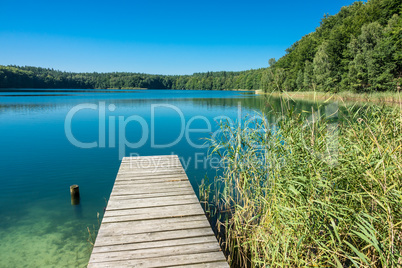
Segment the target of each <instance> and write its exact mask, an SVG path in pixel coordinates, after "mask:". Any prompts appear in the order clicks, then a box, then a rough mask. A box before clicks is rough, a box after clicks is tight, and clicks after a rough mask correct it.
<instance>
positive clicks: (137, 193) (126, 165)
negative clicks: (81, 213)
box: [88, 155, 229, 267]
mask: <svg viewBox="0 0 402 268" xmlns="http://www.w3.org/2000/svg"><path fill="white" fill-rule="evenodd" d="M88 267H229V265H228V264H227V262H226V260H225V257H224V255H223V253H222V251H221V249H220V247H219V244H218V242H217V240H216V238H215V236H214V233H213V231H212V229H211V226H210V225H209V222H208V220H207V218H206V216H205V214H204V211H203V209H202V208H201V205H200V203H199V201H198V198H197V196H196V195H195V193H194V191H193V188H192V186H191V184H190V182H189V181H188V178H187V175H186V173H185V171H184V169H183V167H182V166H181V163H180V161H179V158H178V157H177V156H176V155H166V156H146V157H125V158H124V159H123V160H122V162H121V165H120V168H119V173H118V174H117V177H116V181H115V184H114V186H113V190H112V193H111V195H110V199H109V202H108V205H107V208H106V211H105V215H104V217H103V220H102V224H101V227H100V230H99V233H98V236H97V238H96V242H95V245H94V248H93V251H92V255H91V258H90V261H89V264H88Z"/></svg>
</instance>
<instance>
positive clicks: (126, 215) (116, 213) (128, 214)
mask: <svg viewBox="0 0 402 268" xmlns="http://www.w3.org/2000/svg"><path fill="white" fill-rule="evenodd" d="M159 208H160V209H149V208H139V209H122V210H106V212H105V215H104V217H103V220H102V222H123V221H138V220H147V219H164V218H174V217H184V216H198V215H204V211H203V210H202V208H201V207H200V206H199V205H198V204H189V205H175V206H164V207H159Z"/></svg>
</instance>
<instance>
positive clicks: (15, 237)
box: [0, 206, 97, 267]
mask: <svg viewBox="0 0 402 268" xmlns="http://www.w3.org/2000/svg"><path fill="white" fill-rule="evenodd" d="M72 209H76V208H72ZM77 209H78V210H79V208H77ZM60 213H61V212H60ZM58 218H61V217H60V215H59V213H58V212H56V211H49V210H44V209H43V208H42V207H41V206H35V207H31V209H30V210H29V211H28V212H27V214H25V215H24V216H23V217H21V218H20V219H18V220H17V221H15V222H13V221H14V220H13V219H12V218H11V217H9V218H8V219H7V218H6V219H4V218H3V220H4V221H3V223H4V222H5V223H6V225H7V227H6V228H1V229H0V241H1V244H0V259H1V267H86V266H87V264H88V260H89V256H90V254H91V251H92V245H91V243H90V242H89V241H91V239H90V234H89V232H88V229H87V228H86V227H85V226H84V223H83V222H81V221H80V220H78V221H77V217H74V216H73V217H72V219H71V220H67V221H66V220H63V221H57V220H56V221H55V219H58ZM87 227H88V228H89V230H90V231H91V232H92V235H93V233H94V230H95V229H96V228H97V226H87ZM92 240H93V238H92Z"/></svg>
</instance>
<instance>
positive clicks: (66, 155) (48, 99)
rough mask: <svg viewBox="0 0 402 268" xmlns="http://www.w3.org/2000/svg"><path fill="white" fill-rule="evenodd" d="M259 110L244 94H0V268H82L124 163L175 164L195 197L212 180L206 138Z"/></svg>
mask: <svg viewBox="0 0 402 268" xmlns="http://www.w3.org/2000/svg"><path fill="white" fill-rule="evenodd" d="M262 105H263V101H262V99H261V98H260V97H258V96H256V95H254V94H250V93H245V92H211V91H181V90H180V91H179V90H177V91H170V90H130V91H116V90H96V91H91V90H36V89H35V90H29V89H26V90H15V89H14V90H11V89H10V90H2V91H0V184H1V186H2V191H1V195H0V241H1V242H0V267H56V266H57V267H62V266H66V267H85V266H86V264H87V262H88V259H89V256H90V253H91V245H90V243H89V242H88V241H87V240H91V239H89V232H88V229H87V228H89V230H90V231H91V232H93V230H94V228H97V226H98V219H97V214H98V213H99V215H100V218H99V220H101V217H102V214H103V209H104V207H105V206H106V201H107V199H108V198H109V195H110V192H111V190H112V187H113V183H114V179H115V177H116V174H117V171H118V168H119V165H120V159H121V157H122V156H129V155H162V154H177V155H179V157H180V158H181V160H182V164H183V165H184V166H185V167H186V172H187V175H188V177H189V179H190V181H191V183H192V185H193V187H194V189H195V190H196V192H197V191H198V189H197V186H198V185H199V184H200V182H201V180H202V179H203V178H204V176H205V174H208V175H209V176H210V177H213V176H214V175H215V174H216V172H217V170H216V169H214V168H213V167H212V166H211V163H209V162H208V161H206V160H205V159H206V157H207V151H208V149H207V148H206V147H205V146H203V144H204V143H205V142H206V140H205V138H208V137H210V135H211V133H214V132H215V131H216V130H217V129H218V126H217V122H218V121H219V120H222V119H225V118H226V119H227V118H229V119H230V120H233V121H235V120H236V119H237V117H238V115H239V113H241V116H245V115H247V114H253V113H254V111H255V110H257V111H258V110H259V109H260V108H261V107H262ZM239 107H241V109H240V110H239ZM189 129H190V131H189ZM197 129H198V130H197ZM84 147H86V148H84ZM72 184H78V185H79V186H80V193H81V204H80V205H79V206H71V204H70V193H69V186H70V185H72Z"/></svg>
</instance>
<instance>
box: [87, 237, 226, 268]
mask: <svg viewBox="0 0 402 268" xmlns="http://www.w3.org/2000/svg"><path fill="white" fill-rule="evenodd" d="M220 249H221V248H220V247H219V244H218V243H217V242H216V241H213V242H204V243H199V244H187V245H176V246H167V247H159V248H141V249H135V250H124V251H112V252H103V253H102V254H94V255H93V256H91V261H92V262H94V263H95V262H108V261H121V260H136V259H144V258H161V257H166V256H174V255H187V254H194V253H206V252H217V251H220Z"/></svg>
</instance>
